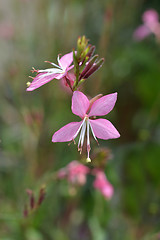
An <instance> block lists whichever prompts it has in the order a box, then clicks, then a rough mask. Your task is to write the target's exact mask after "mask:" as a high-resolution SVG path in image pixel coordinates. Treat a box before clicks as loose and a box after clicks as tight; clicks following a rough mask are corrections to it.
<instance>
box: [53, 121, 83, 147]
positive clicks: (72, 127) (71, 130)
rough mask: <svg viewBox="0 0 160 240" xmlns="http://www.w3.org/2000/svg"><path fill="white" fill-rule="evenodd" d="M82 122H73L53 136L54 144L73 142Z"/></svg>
mask: <svg viewBox="0 0 160 240" xmlns="http://www.w3.org/2000/svg"><path fill="white" fill-rule="evenodd" d="M81 123H82V121H81V122H71V123H69V124H67V125H65V126H64V127H62V128H61V129H59V130H58V131H57V132H55V133H54V134H53V137H52V142H69V141H71V140H73V137H74V135H75V134H76V132H77V131H78V129H79V127H80V125H81Z"/></svg>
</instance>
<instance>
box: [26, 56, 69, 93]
mask: <svg viewBox="0 0 160 240" xmlns="http://www.w3.org/2000/svg"><path fill="white" fill-rule="evenodd" d="M57 61H58V65H57V64H55V63H52V62H49V63H50V64H51V65H52V66H54V67H52V68H48V69H45V70H35V69H34V68H33V72H37V73H38V74H37V76H36V77H35V78H33V81H32V83H27V85H28V88H27V91H33V90H35V89H36V88H39V87H41V86H42V85H44V84H46V83H48V82H50V81H51V80H53V79H54V78H55V79H62V78H64V77H67V78H68V79H69V78H70V76H69V75H68V71H69V70H71V69H72V68H73V65H71V63H72V62H73V52H70V53H67V54H65V55H64V56H63V57H61V58H59V55H58V58H57ZM70 65H71V66H70Z"/></svg>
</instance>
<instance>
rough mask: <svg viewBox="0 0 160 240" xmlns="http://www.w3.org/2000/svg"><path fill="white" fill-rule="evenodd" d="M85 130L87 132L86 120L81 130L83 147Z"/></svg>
mask: <svg viewBox="0 0 160 240" xmlns="http://www.w3.org/2000/svg"><path fill="white" fill-rule="evenodd" d="M85 132H86V122H84V124H83V127H82V131H81V133H82V136H81V148H82V147H83V143H84V136H85Z"/></svg>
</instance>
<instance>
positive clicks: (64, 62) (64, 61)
mask: <svg viewBox="0 0 160 240" xmlns="http://www.w3.org/2000/svg"><path fill="white" fill-rule="evenodd" d="M72 62H73V52H70V53H67V54H65V55H64V56H63V57H61V59H59V57H58V63H59V65H60V67H61V68H62V69H66V68H68V67H69V66H70V65H71V63H72Z"/></svg>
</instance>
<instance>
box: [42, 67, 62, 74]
mask: <svg viewBox="0 0 160 240" xmlns="http://www.w3.org/2000/svg"><path fill="white" fill-rule="evenodd" d="M38 72H39V73H43V72H48V73H63V72H64V71H63V69H57V68H47V69H44V70H38Z"/></svg>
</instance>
